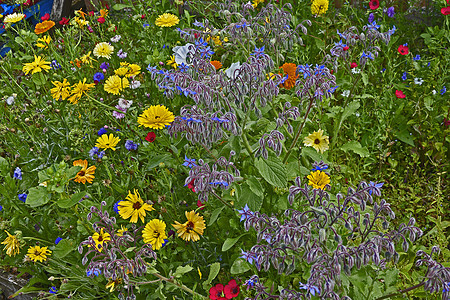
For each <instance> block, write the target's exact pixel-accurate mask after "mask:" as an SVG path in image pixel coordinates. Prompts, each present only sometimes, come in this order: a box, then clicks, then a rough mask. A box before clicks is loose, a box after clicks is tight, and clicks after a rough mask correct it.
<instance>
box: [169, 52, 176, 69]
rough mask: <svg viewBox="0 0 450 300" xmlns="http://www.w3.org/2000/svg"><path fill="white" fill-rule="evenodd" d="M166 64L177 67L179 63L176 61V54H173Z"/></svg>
mask: <svg viewBox="0 0 450 300" xmlns="http://www.w3.org/2000/svg"><path fill="white" fill-rule="evenodd" d="M166 64H167V65H168V66H171V67H172V68H174V69H176V68H177V67H178V64H177V63H176V62H175V55H172V56H171V57H170V59H169V60H167V61H166Z"/></svg>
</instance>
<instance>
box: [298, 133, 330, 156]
mask: <svg viewBox="0 0 450 300" xmlns="http://www.w3.org/2000/svg"><path fill="white" fill-rule="evenodd" d="M329 143H330V141H329V139H328V136H326V135H323V130H322V129H319V130H318V131H314V132H313V133H312V134H310V135H308V136H307V137H305V139H304V140H303V144H304V145H305V146H309V147H313V148H314V149H316V151H317V152H319V151H320V153H323V152H324V151H326V150H328V144H329Z"/></svg>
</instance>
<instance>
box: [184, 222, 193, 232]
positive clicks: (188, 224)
mask: <svg viewBox="0 0 450 300" xmlns="http://www.w3.org/2000/svg"><path fill="white" fill-rule="evenodd" d="M192 230H194V223H192V221H189V222H188V223H187V225H186V232H187V233H190V232H191V231H192Z"/></svg>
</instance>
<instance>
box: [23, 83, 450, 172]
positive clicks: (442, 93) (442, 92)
mask: <svg viewBox="0 0 450 300" xmlns="http://www.w3.org/2000/svg"><path fill="white" fill-rule="evenodd" d="M446 92H447V88H446V87H445V85H444V86H443V87H442V90H441V95H444V94H445V93H446ZM21 179H22V178H21Z"/></svg>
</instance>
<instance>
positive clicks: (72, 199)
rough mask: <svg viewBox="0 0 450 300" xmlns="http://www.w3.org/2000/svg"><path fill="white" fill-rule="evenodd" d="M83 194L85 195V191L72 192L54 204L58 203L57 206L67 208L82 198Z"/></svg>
mask: <svg viewBox="0 0 450 300" xmlns="http://www.w3.org/2000/svg"><path fill="white" fill-rule="evenodd" d="M84 196H86V192H79V193H76V194H73V195H72V197H70V198H64V199H62V200H59V201H57V202H56V204H58V206H59V207H61V208H69V207H72V206H74V205H75V204H77V203H78V202H80V200H81V198H83V197H84Z"/></svg>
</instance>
